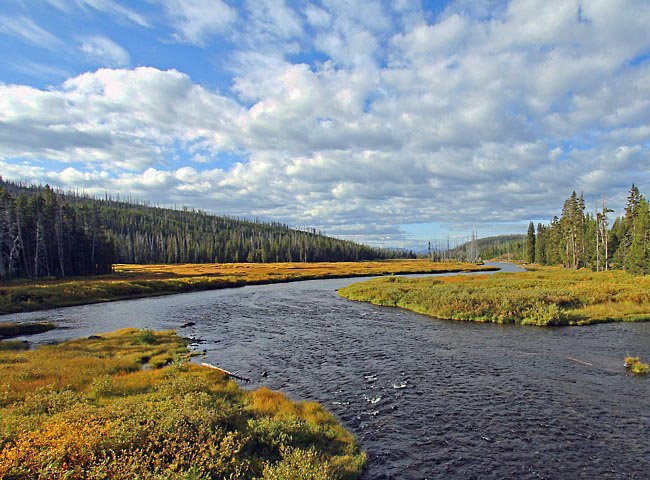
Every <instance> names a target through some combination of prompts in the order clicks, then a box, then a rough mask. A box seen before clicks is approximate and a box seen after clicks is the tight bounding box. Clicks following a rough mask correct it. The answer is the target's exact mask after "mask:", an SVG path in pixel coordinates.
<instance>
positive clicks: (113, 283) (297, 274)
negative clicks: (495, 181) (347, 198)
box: [0, 260, 494, 313]
mask: <svg viewBox="0 0 650 480" xmlns="http://www.w3.org/2000/svg"><path fill="white" fill-rule="evenodd" d="M482 269H484V270H494V268H490V267H480V266H477V265H474V264H470V263H460V262H449V263H433V262H429V261H427V260H384V261H368V262H319V263H298V262H295V263H265V264H259V263H224V264H215V263H213V264H173V265H171V264H166V265H124V264H123V265H116V266H115V273H114V274H111V275H104V276H99V277H98V276H92V277H83V278H70V279H49V280H44V279H41V280H39V281H37V282H35V281H33V280H14V281H10V282H4V283H0V294H1V295H0V313H15V312H25V311H32V310H42V309H46V308H54V307H64V306H70V305H82V304H86V303H96V302H104V301H109V300H119V299H126V298H137V297H147V296H153V295H164V294H170V293H183V292H191V291H197V290H211V289H219V288H228V287H240V286H244V285H258V284H266V283H281V282H292V281H297V280H311V279H322V278H341V277H355V276H372V275H390V274H398V273H444V272H462V271H475V270H482Z"/></svg>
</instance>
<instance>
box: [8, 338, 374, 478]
mask: <svg viewBox="0 0 650 480" xmlns="http://www.w3.org/2000/svg"><path fill="white" fill-rule="evenodd" d="M4 343H5V342H0V346H1V345H3V344H4ZM188 358H189V352H188V350H187V341H186V340H184V339H182V338H180V337H179V336H177V335H176V334H175V333H174V332H171V331H167V332H152V331H141V330H135V329H126V330H121V331H117V332H113V333H109V334H103V335H101V336H91V337H89V338H86V339H81V340H74V341H69V342H65V343H62V344H59V345H50V346H42V347H39V348H36V349H33V350H20V349H12V348H9V349H4V348H0V379H1V380H0V478H5V479H18V478H61V479H62V478H66V479H82V478H83V479H106V478H112V479H132V478H140V479H185V480H190V479H193V480H199V479H212V478H241V479H249V478H250V479H252V478H258V479H272V480H280V479H297V480H300V479H304V480H307V479H313V480H324V479H330V478H340V479H354V478H358V477H359V475H360V472H361V470H362V469H363V466H364V464H365V454H363V453H362V452H360V451H359V449H358V446H357V444H356V441H355V439H354V437H353V436H352V435H351V434H350V433H349V432H347V431H346V430H345V429H344V428H343V427H342V426H341V425H340V424H339V423H338V422H337V421H336V420H335V419H334V417H333V416H332V415H331V414H330V413H328V412H327V411H325V410H324V409H323V408H322V407H321V406H320V405H319V404H317V403H315V402H293V401H290V400H289V399H287V398H286V397H285V396H284V395H282V394H281V393H278V392H273V391H270V390H268V389H265V388H261V389H258V390H255V391H251V392H248V391H244V390H242V389H241V388H239V386H238V385H237V384H235V383H234V382H233V381H231V380H229V379H228V378H227V377H226V376H225V374H224V373H222V372H219V371H216V370H213V369H210V368H206V367H201V366H198V365H195V364H192V363H189V362H188V361H187V360H188Z"/></svg>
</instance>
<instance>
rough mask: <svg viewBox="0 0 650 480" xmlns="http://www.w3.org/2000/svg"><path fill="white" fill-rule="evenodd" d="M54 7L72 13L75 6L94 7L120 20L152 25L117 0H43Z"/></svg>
mask: <svg viewBox="0 0 650 480" xmlns="http://www.w3.org/2000/svg"><path fill="white" fill-rule="evenodd" d="M43 1H45V2H47V3H49V4H50V5H52V6H53V7H55V8H57V9H59V10H61V11H62V12H65V13H71V12H72V11H73V9H74V8H75V7H77V8H81V9H86V10H88V9H92V10H96V11H98V12H103V13H108V14H109V15H112V16H114V17H116V18H117V19H118V20H122V19H126V20H128V21H129V22H133V23H135V24H137V25H140V26H141V27H150V26H151V25H150V23H149V21H148V20H147V18H146V17H145V16H144V15H142V14H141V13H139V12H137V11H136V10H133V9H131V8H128V7H125V6H124V5H122V4H120V3H119V2H117V1H115V0H43Z"/></svg>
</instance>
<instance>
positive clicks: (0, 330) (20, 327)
mask: <svg viewBox="0 0 650 480" xmlns="http://www.w3.org/2000/svg"><path fill="white" fill-rule="evenodd" d="M55 328H56V325H54V324H53V323H51V322H28V323H10V322H0V340H2V339H5V338H11V337H19V336H22V335H36V334H37V333H43V332H47V331H48V330H53V329H55Z"/></svg>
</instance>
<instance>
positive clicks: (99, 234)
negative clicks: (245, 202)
mask: <svg viewBox="0 0 650 480" xmlns="http://www.w3.org/2000/svg"><path fill="white" fill-rule="evenodd" d="M413 257H414V255H413V253H412V252H404V251H398V250H390V249H381V248H374V247H369V246H367V245H361V244H358V243H355V242H351V241H346V240H340V239H336V238H332V237H328V236H326V235H323V234H321V233H320V232H317V231H315V230H312V231H301V230H294V229H290V228H289V227H288V226H286V225H283V224H279V223H271V224H267V223H262V222H259V221H254V222H253V221H246V220H240V219H233V218H229V217H222V216H216V215H210V214H208V213H206V212H203V211H197V210H191V209H187V208H184V209H181V210H176V209H170V208H161V207H155V206H150V205H147V204H138V203H135V202H132V201H123V200H121V199H117V200H115V199H112V198H110V197H108V196H106V198H104V199H96V198H92V197H89V196H87V195H78V194H76V193H62V192H58V191H57V192H55V191H54V190H53V189H52V188H50V187H49V186H47V185H46V186H45V187H42V186H28V185H24V184H19V183H13V182H8V181H4V180H2V178H1V177H0V277H1V278H16V277H29V278H37V277H41V276H57V277H63V276H68V275H90V274H101V273H106V272H110V271H111V266H112V264H114V263H223V262H318V261H333V262H339V261H359V260H375V259H391V258H413Z"/></svg>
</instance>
